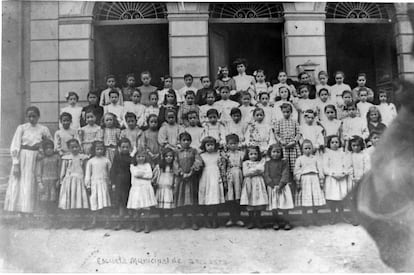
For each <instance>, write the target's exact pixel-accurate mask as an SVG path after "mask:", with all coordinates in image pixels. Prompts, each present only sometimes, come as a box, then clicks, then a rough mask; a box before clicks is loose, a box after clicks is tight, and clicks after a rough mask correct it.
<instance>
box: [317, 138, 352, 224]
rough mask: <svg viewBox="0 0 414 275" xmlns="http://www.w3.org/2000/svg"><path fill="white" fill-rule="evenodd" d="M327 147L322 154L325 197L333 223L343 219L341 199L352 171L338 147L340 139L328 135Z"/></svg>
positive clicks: (345, 193)
mask: <svg viewBox="0 0 414 275" xmlns="http://www.w3.org/2000/svg"><path fill="white" fill-rule="evenodd" d="M327 147H328V148H327V149H326V151H325V154H324V155H323V172H324V174H325V198H326V200H327V202H328V205H329V208H330V209H331V217H330V221H329V223H330V224H335V223H336V222H337V221H338V219H339V218H341V219H342V220H344V221H345V219H344V215H343V212H344V205H343V199H344V198H345V196H346V195H347V194H348V187H349V185H350V183H349V181H350V180H351V177H350V175H351V172H352V171H351V164H350V161H349V157H348V156H347V154H346V153H345V152H344V151H343V150H341V149H340V147H341V141H340V139H339V137H338V136H329V137H328V139H327Z"/></svg>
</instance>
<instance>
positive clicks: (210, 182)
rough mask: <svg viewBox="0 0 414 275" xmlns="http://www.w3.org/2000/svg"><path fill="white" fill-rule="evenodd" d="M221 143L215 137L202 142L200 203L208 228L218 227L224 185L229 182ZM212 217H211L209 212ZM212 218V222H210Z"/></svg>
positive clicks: (223, 200) (206, 138)
mask: <svg viewBox="0 0 414 275" xmlns="http://www.w3.org/2000/svg"><path fill="white" fill-rule="evenodd" d="M218 146H219V144H218V143H217V141H216V139H214V138H213V137H210V136H208V137H205V138H204V139H203V140H202V142H201V150H202V151H203V153H201V154H200V157H201V159H202V160H203V163H204V167H203V170H202V173H201V177H200V182H199V187H198V204H199V205H200V206H203V212H204V223H205V225H206V227H207V228H210V227H212V228H217V227H218V226H219V225H218V221H217V212H218V206H219V205H220V204H222V203H224V202H225V199H224V185H225V184H226V182H227V178H226V173H225V171H223V170H222V167H223V164H224V160H223V157H222V156H221V153H220V152H219V151H218ZM209 213H211V214H212V217H211V219H209V217H208V214H209ZM210 220H211V222H210Z"/></svg>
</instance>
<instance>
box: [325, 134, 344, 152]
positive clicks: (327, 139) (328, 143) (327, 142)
mask: <svg viewBox="0 0 414 275" xmlns="http://www.w3.org/2000/svg"><path fill="white" fill-rule="evenodd" d="M334 138H337V139H338V141H339V147H341V146H342V142H341V139H340V138H339V136H337V135H330V136H327V137H326V147H328V148H329V149H331V141H332V139H334Z"/></svg>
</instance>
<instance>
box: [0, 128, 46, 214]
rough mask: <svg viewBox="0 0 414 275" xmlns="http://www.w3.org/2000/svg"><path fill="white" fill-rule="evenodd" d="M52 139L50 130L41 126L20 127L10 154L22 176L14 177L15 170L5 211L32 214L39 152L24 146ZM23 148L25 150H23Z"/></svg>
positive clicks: (6, 199) (8, 189)
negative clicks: (18, 166)
mask: <svg viewBox="0 0 414 275" xmlns="http://www.w3.org/2000/svg"><path fill="white" fill-rule="evenodd" d="M44 138H48V139H52V136H51V135H50V132H49V129H48V128H47V127H46V126H43V125H41V124H36V125H35V126H33V125H31V124H30V123H25V124H22V125H19V126H18V127H17V129H16V132H15V134H14V136H13V139H12V142H11V145H10V153H11V157H12V162H13V164H19V165H20V176H19V177H16V176H15V175H13V168H12V170H11V172H10V178H9V182H8V187H7V191H6V198H5V202H4V210H6V211H16V212H25V213H31V212H33V211H34V207H35V202H36V196H35V194H36V183H35V179H36V174H35V172H36V160H37V156H38V150H28V149H25V148H24V146H34V145H36V144H40V142H42V139H44ZM22 147H23V148H22Z"/></svg>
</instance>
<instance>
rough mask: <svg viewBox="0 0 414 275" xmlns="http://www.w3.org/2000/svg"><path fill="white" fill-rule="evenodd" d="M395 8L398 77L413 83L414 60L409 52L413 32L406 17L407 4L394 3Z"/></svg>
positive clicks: (410, 51) (413, 38)
mask: <svg viewBox="0 0 414 275" xmlns="http://www.w3.org/2000/svg"><path fill="white" fill-rule="evenodd" d="M395 8H396V14H395V18H394V21H395V24H394V35H395V42H396V44H397V61H398V77H399V78H400V79H404V80H410V81H414V60H413V58H412V50H411V49H412V45H413V42H414V31H413V28H412V26H411V23H410V20H409V18H408V15H407V3H395Z"/></svg>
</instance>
